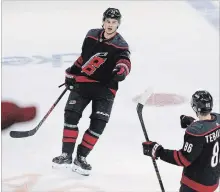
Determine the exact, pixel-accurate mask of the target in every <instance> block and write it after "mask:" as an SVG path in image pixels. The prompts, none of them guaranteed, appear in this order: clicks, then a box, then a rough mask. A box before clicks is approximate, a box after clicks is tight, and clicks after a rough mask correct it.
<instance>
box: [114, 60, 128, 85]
mask: <svg viewBox="0 0 220 192" xmlns="http://www.w3.org/2000/svg"><path fill="white" fill-rule="evenodd" d="M127 74H128V72H127V70H126V67H125V66H124V65H119V64H118V65H116V67H115V68H114V70H113V80H114V81H123V80H124V79H125V77H126V76H127Z"/></svg>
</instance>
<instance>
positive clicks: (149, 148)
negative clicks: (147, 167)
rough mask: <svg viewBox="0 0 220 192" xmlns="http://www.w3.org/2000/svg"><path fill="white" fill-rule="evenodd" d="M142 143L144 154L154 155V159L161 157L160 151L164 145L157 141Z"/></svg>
mask: <svg viewBox="0 0 220 192" xmlns="http://www.w3.org/2000/svg"><path fill="white" fill-rule="evenodd" d="M142 145H143V153H144V155H147V156H150V157H153V159H158V157H160V152H161V150H163V147H162V146H161V145H159V144H158V143H157V142H152V141H149V142H143V143H142Z"/></svg>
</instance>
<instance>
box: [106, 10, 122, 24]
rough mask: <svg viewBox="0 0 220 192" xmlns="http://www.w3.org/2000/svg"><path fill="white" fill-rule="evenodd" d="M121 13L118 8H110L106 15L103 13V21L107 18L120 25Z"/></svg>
mask: <svg viewBox="0 0 220 192" xmlns="http://www.w3.org/2000/svg"><path fill="white" fill-rule="evenodd" d="M121 17H122V16H121V13H120V11H119V10H118V9H116V8H108V9H107V10H106V11H105V12H104V13H103V19H102V20H103V21H105V19H106V18H111V19H116V20H118V22H119V23H120V21H121Z"/></svg>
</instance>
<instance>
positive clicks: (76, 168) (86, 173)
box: [72, 164, 91, 176]
mask: <svg viewBox="0 0 220 192" xmlns="http://www.w3.org/2000/svg"><path fill="white" fill-rule="evenodd" d="M72 171H73V172H76V173H78V174H80V175H83V176H89V175H90V172H91V170H85V169H82V168H81V167H79V166H77V165H75V164H73V165H72Z"/></svg>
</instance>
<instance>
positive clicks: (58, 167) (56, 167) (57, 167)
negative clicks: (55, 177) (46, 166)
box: [52, 163, 72, 169]
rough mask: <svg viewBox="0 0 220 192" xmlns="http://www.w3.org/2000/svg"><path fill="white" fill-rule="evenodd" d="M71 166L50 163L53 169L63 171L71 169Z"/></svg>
mask: <svg viewBox="0 0 220 192" xmlns="http://www.w3.org/2000/svg"><path fill="white" fill-rule="evenodd" d="M71 165H72V164H58V163H52V168H54V169H63V168H66V169H68V168H71Z"/></svg>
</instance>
